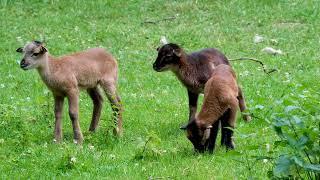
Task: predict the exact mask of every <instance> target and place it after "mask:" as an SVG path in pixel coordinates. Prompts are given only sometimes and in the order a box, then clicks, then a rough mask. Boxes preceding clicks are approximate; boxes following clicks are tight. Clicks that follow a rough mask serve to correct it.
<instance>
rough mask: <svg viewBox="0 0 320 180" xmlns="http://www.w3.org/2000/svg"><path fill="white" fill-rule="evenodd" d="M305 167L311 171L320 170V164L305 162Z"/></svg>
mask: <svg viewBox="0 0 320 180" xmlns="http://www.w3.org/2000/svg"><path fill="white" fill-rule="evenodd" d="M303 167H304V168H305V169H308V170H311V171H315V172H320V164H305V165H304V166H303Z"/></svg>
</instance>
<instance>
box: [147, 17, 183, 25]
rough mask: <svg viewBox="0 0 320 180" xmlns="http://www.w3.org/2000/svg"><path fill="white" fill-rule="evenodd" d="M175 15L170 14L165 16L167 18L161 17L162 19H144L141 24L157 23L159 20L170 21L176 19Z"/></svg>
mask: <svg viewBox="0 0 320 180" xmlns="http://www.w3.org/2000/svg"><path fill="white" fill-rule="evenodd" d="M176 18H177V17H176V16H171V17H167V18H163V19H158V20H146V21H144V22H143V24H157V23H159V22H161V21H171V20H174V19H176Z"/></svg>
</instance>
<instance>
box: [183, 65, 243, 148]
mask: <svg viewBox="0 0 320 180" xmlns="http://www.w3.org/2000/svg"><path fill="white" fill-rule="evenodd" d="M238 91H239V87H238V85H237V80H236V75H235V73H234V71H233V70H232V68H231V67H230V66H228V65H224V64H222V65H219V66H217V67H216V68H215V70H214V72H213V74H212V76H211V78H210V79H209V80H208V82H207V83H206V85H205V89H204V100H203V105H202V108H201V110H200V112H199V113H198V114H197V115H196V117H195V118H194V119H192V120H191V121H190V122H189V124H188V125H187V126H186V128H185V129H186V130H187V138H188V139H189V140H190V141H191V142H192V144H193V146H194V148H195V149H196V150H197V151H199V152H204V151H205V150H209V151H210V152H212V151H213V150H214V147H215V141H216V137H217V133H218V130H219V121H221V123H222V131H223V133H222V140H221V142H222V143H223V145H225V146H226V148H227V149H234V143H233V140H232V136H233V131H232V130H231V129H233V128H234V127H235V123H236V115H237V109H238V103H239V102H238V98H237V96H238V94H239V92H238Z"/></svg>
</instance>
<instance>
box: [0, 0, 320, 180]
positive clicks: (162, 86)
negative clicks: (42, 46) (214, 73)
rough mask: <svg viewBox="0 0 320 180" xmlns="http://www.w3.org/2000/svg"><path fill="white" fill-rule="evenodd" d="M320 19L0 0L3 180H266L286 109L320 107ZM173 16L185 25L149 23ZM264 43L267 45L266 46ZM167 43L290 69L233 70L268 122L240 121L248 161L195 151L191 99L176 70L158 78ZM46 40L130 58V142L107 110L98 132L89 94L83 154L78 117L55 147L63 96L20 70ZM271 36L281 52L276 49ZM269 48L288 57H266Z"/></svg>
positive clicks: (250, 8)
mask: <svg viewBox="0 0 320 180" xmlns="http://www.w3.org/2000/svg"><path fill="white" fill-rule="evenodd" d="M319 11H320V9H319V2H318V1H315V0H314V1H312V0H309V1H303V0H292V1H284V0H279V1H276V0H262V1H253V0H252V1H251V0H230V1H229V0H228V1H227V0H226V1H222V0H219V1H190V0H187V1H162V0H160V1H154V0H151V1H116V0H114V1H111V0H110V1H102V0H97V1H62V0H55V1H54V0H42V1H41V0H33V1H13V0H12V1H11V0H0V14H1V16H0V41H1V43H0V68H1V70H0V77H1V78H0V162H1V163H0V177H1V178H2V179H3V178H5V179H9V178H10V179H11V178H14V179H17V178H23V179H25V178H32V179H38V178H53V177H57V178H62V177H73V178H74V177H84V178H91V177H93V178H99V177H100V178H101V177H107V178H110V179H146V178H173V179H184V178H187V179H229V178H232V179H247V178H249V177H255V178H258V179H265V178H266V176H267V172H268V171H270V170H272V167H273V163H272V161H268V162H263V161H255V160H254V159H252V158H251V156H265V155H269V153H268V152H267V149H266V144H270V145H271V149H273V142H274V141H275V140H276V139H277V136H276V134H275V133H274V131H273V129H272V127H271V126H270V124H269V123H268V122H270V121H272V116H273V115H274V114H277V113H278V112H283V108H284V106H283V105H282V104H281V103H279V100H280V99H281V98H282V97H286V98H287V99H290V98H294V97H300V96H301V97H302V96H303V97H306V98H301V99H299V102H300V105H301V107H302V108H306V109H307V108H308V107H310V106H318V107H320V106H319V101H316V100H315V101H308V98H319V74H320V68H319V67H320V60H319V59H320V53H319V42H320V36H319V32H320V18H319ZM172 16H175V17H176V19H174V20H168V21H159V22H157V23H156V24H146V23H143V22H144V21H147V20H151V21H158V20H161V19H164V18H167V17H172ZM255 34H259V35H262V36H264V37H266V38H267V40H266V41H264V42H262V43H259V44H254V43H253V37H254V35H255ZM162 35H165V36H166V37H167V38H168V39H169V40H170V41H172V42H176V43H178V44H181V45H182V46H183V47H184V48H185V49H186V50H187V51H188V52H191V51H194V50H198V49H201V48H205V47H216V48H218V49H220V50H221V51H223V52H224V53H225V54H226V55H227V56H228V57H229V58H237V57H255V58H257V59H260V60H262V61H263V62H264V63H265V64H266V65H267V66H268V68H277V69H278V71H277V72H276V73H273V74H271V75H265V74H264V73H263V72H262V70H261V69H260V68H259V65H257V64H254V63H251V62H234V63H232V64H233V67H234V69H235V70H236V72H237V74H238V78H239V82H240V84H241V86H242V87H243V90H244V92H245V95H246V99H247V104H248V106H249V109H250V112H252V113H253V114H254V115H255V116H257V117H259V118H255V119H253V121H252V122H250V123H244V122H243V121H242V120H241V119H240V116H239V118H238V125H237V131H239V132H237V133H236V134H235V138H236V139H235V141H236V145H237V150H236V151H234V152H239V153H241V154H242V155H236V153H232V152H231V153H226V152H225V150H224V149H223V148H221V147H220V146H219V145H218V147H217V149H216V151H215V153H214V154H213V155H210V154H203V155H199V154H195V153H194V152H193V149H192V145H191V143H189V142H188V140H187V139H186V137H185V135H184V132H183V131H181V130H179V126H180V125H181V124H183V123H185V122H186V121H187V115H188V108H187V107H188V104H187V95H186V90H185V89H184V88H183V87H182V85H181V84H180V83H179V82H178V80H177V79H176V78H175V77H174V76H173V74H172V73H156V72H155V71H153V69H152V63H153V61H154V60H155V58H156V56H157V52H156V51H155V49H156V47H158V46H159V39H160V36H162ZM44 36H45V38H46V40H47V47H48V49H49V51H50V53H51V54H53V55H56V56H59V55H63V54H67V53H71V52H75V51H79V50H83V49H86V48H89V47H96V46H101V47H104V48H106V49H107V50H108V51H110V52H111V53H112V54H113V55H114V56H115V57H116V58H117V59H118V61H119V66H120V78H119V91H120V95H121V97H122V100H123V103H124V106H125V111H124V136H123V137H122V138H121V139H116V138H114V137H113V136H112V133H111V128H110V125H111V110H110V107H109V104H108V103H107V102H106V103H105V104H104V111H103V114H102V119H101V122H100V127H99V130H98V132H97V133H95V134H90V133H88V128H89V123H90V119H91V109H92V104H91V101H90V99H89V97H88V96H87V95H86V94H85V93H83V94H81V101H80V119H81V120H80V123H81V127H82V131H83V133H84V138H85V142H84V144H83V146H76V145H74V144H73V143H72V127H71V125H70V120H69V117H68V115H67V113H66V112H67V111H66V108H65V113H64V119H63V120H64V122H63V130H64V143H62V144H54V143H53V125H54V117H53V98H52V97H51V94H50V92H49V91H48V90H47V88H46V87H45V85H44V84H43V83H42V82H41V79H40V77H39V76H38V74H37V72H36V71H27V72H25V71H23V70H21V69H20V68H19V65H18V63H17V62H18V61H19V60H20V58H21V56H20V55H19V54H18V53H15V49H16V48H18V47H19V46H22V45H24V43H26V42H27V41H31V40H33V39H41V38H42V37H44ZM270 39H277V40H278V42H279V43H278V44H277V45H272V44H271V42H270ZM266 46H272V47H274V48H276V49H278V48H279V49H281V50H282V51H284V52H285V55H281V56H271V55H268V54H265V53H263V52H261V49H262V48H264V47H266ZM314 116H319V112H314ZM315 127H317V126H316V125H315ZM240 134H245V135H248V137H246V138H243V137H242V136H240ZM148 139H151V140H150V141H149V143H147V146H146V147H147V148H146V150H145V152H144V153H142V152H143V148H144V145H145V143H146V141H148ZM92 146H93V147H92ZM252 147H258V148H252ZM274 151H276V149H275V150H274ZM275 154H277V152H275ZM275 156H276V155H275ZM74 158H75V159H76V160H75V161H73V159H74ZM71 159H72V160H71ZM249 167H250V168H251V169H250V168H249Z"/></svg>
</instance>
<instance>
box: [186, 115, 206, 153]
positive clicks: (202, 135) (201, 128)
mask: <svg viewBox="0 0 320 180" xmlns="http://www.w3.org/2000/svg"><path fill="white" fill-rule="evenodd" d="M211 128H212V126H211V125H209V126H206V125H203V124H201V123H200V122H199V121H197V120H196V119H193V120H191V121H189V123H188V125H186V126H183V127H181V129H183V130H186V132H187V138H188V139H189V140H190V142H191V143H192V144H193V147H194V149H195V150H196V151H198V152H200V153H203V152H204V151H205V150H206V148H207V146H208V140H209V137H210V133H211Z"/></svg>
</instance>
